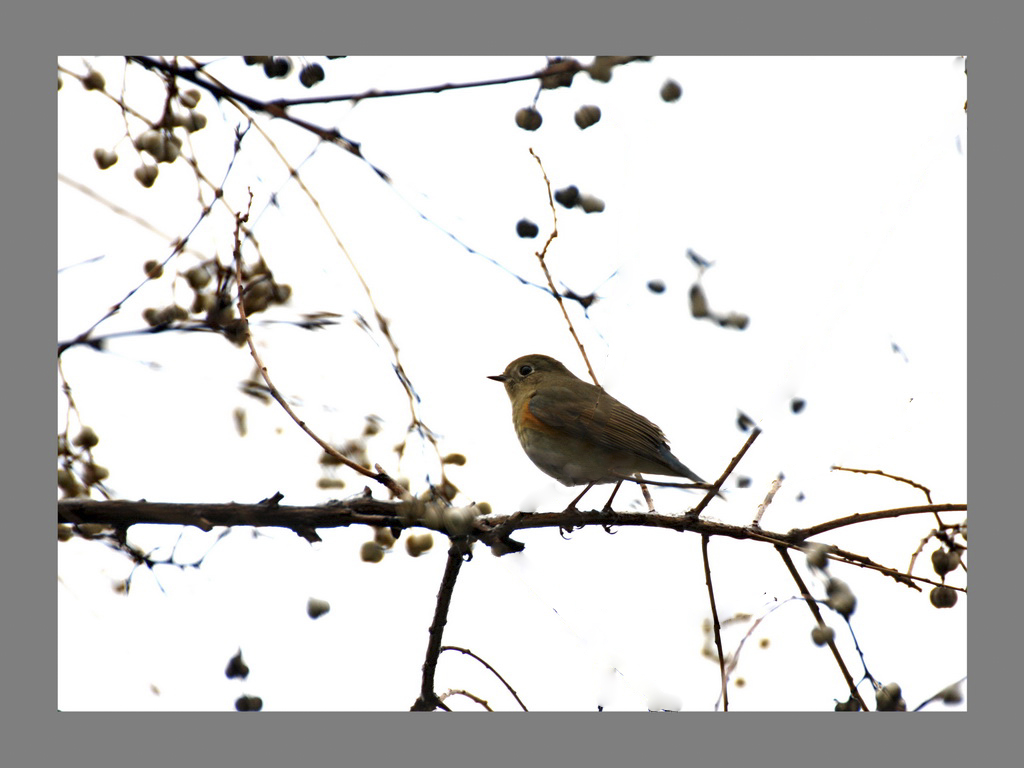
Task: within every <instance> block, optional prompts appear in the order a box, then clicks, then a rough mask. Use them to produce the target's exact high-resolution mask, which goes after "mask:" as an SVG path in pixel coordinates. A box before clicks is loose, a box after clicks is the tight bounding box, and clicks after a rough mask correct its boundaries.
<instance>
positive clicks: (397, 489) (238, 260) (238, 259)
mask: <svg viewBox="0 0 1024 768" xmlns="http://www.w3.org/2000/svg"><path fill="white" fill-rule="evenodd" d="M249 205H250V207H251V206H252V193H251V192H250V193H249ZM248 218H249V213H248V211H246V213H245V214H244V215H243V214H236V220H235V254H234V261H235V283H236V287H237V291H238V304H237V306H238V315H239V317H240V318H241V319H242V322H243V323H244V325H245V340H246V343H247V344H248V345H249V354H251V355H252V359H253V360H254V361H255V362H256V367H257V369H258V370H259V372H260V376H261V377H262V378H263V381H264V382H266V384H267V390H268V391H269V393H270V395H271V396H272V397H273V398H274V399H275V400H276V401H277V402H278V404H279V405H280V406H281V408H283V409H284V412H285V413H287V414H288V416H289V417H290V418H291V419H292V421H294V422H295V423H296V424H297V425H298V426H299V429H301V430H302V431H303V432H305V433H306V434H307V435H309V436H310V437H311V438H313V440H314V441H315V442H316V444H317V445H319V446H320V447H321V448H323V449H324V451H326V452H327V453H328V454H329V455H330V456H331V457H332V458H334V459H335V460H336V461H340V462H341V463H342V464H344V465H345V466H346V467H349V468H350V469H354V470H355V471H356V472H358V473H360V474H361V475H365V476H366V477H369V478H371V479H373V480H376V481H377V482H379V483H380V484H381V485H383V486H384V487H386V488H387V489H388V490H389V491H391V492H392V493H394V494H396V495H397V496H398V497H399V498H401V499H403V500H406V501H408V500H409V499H410V498H411V496H410V494H409V492H408V491H407V490H405V489H404V488H402V486H400V485H399V484H398V483H396V482H395V481H394V480H393V479H392V478H391V477H390V476H389V475H388V474H387V473H385V472H384V471H383V470H382V469H381V468H380V465H377V471H376V472H374V471H372V470H369V469H367V468H366V467H364V466H362V465H360V464H357V463H356V462H354V461H352V460H351V459H350V458H348V457H347V456H344V455H342V454H341V453H340V452H339V451H338V450H337V449H336V448H335V447H334V446H332V445H331V444H330V443H328V442H327V441H326V440H324V439H322V438H321V437H320V436H319V435H318V434H316V433H315V432H314V431H313V430H312V429H310V428H309V427H308V426H307V425H306V422H305V421H303V420H302V419H300V418H299V416H298V414H296V413H295V411H293V410H292V408H291V406H290V405H288V401H287V400H285V398H284V395H282V394H281V392H280V390H278V388H277V386H276V385H275V384H274V382H273V381H271V379H270V373H269V372H268V371H267V366H266V365H264V363H263V360H262V358H260V354H259V352H257V351H256V344H255V342H253V338H252V332H251V330H250V328H249V318H248V317H247V316H246V314H245V302H244V300H243V295H242V294H243V288H244V287H245V281H244V279H243V277H242V241H241V228H242V224H243V223H244V222H245V221H246V220H248Z"/></svg>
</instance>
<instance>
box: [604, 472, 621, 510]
mask: <svg viewBox="0 0 1024 768" xmlns="http://www.w3.org/2000/svg"><path fill="white" fill-rule="evenodd" d="M620 485H622V481H621V480H619V482H617V483H616V484H615V487H614V488H612V495H611V496H609V497H608V501H606V502H605V503H604V506H603V507H601V511H602V512H611V511H612V499H614V498H615V494H616V493H618V492H619V486H620Z"/></svg>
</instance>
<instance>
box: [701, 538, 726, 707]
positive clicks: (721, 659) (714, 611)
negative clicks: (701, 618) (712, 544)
mask: <svg viewBox="0 0 1024 768" xmlns="http://www.w3.org/2000/svg"><path fill="white" fill-rule="evenodd" d="M709 539H710V537H709V536H708V535H707V534H706V533H705V534H704V535H703V536H701V537H700V551H701V554H702V555H703V556H704V583H705V584H707V587H708V600H709V601H710V602H711V618H712V620H713V621H714V627H715V647H716V648H718V670H719V672H720V673H721V676H722V711H724V712H728V711H729V691H728V689H727V687H726V684H725V683H726V680H725V653H724V652H723V651H722V631H721V625H720V624H719V623H718V606H717V604H716V603H715V588H714V587H713V586H712V585H711V561H710V560H709V559H708V540H709Z"/></svg>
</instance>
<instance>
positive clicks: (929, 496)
mask: <svg viewBox="0 0 1024 768" xmlns="http://www.w3.org/2000/svg"><path fill="white" fill-rule="evenodd" d="M832 469H836V470H839V471H840V472H856V473H857V474H860V475H881V476H882V477H888V478H889V479H890V480H897V481H899V482H901V483H906V484H907V485H912V486H914V487H915V488H917V489H918V490H920V491H924V495H925V498H927V499H928V503H929V504H931V503H932V492H931V491H930V490H928V488H926V487H925V486H923V485H921V484H920V483H915V482H914V481H913V480H910V479H908V478H906V477H900V476H899V475H891V474H889V473H888V472H883V471H882V470H880V469H855V468H853V467H840V466H839V465H838V464H833V465H832ZM939 523H940V524H941V523H942V521H941V520H940V521H939Z"/></svg>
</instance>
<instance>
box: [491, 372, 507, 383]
mask: <svg viewBox="0 0 1024 768" xmlns="http://www.w3.org/2000/svg"><path fill="white" fill-rule="evenodd" d="M487 378H488V379H494V381H500V382H501V383H502V384H504V383H505V382H506V381H508V376H506V375H505V374H504V373H499V374H498V375H497V376H488V377H487Z"/></svg>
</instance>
